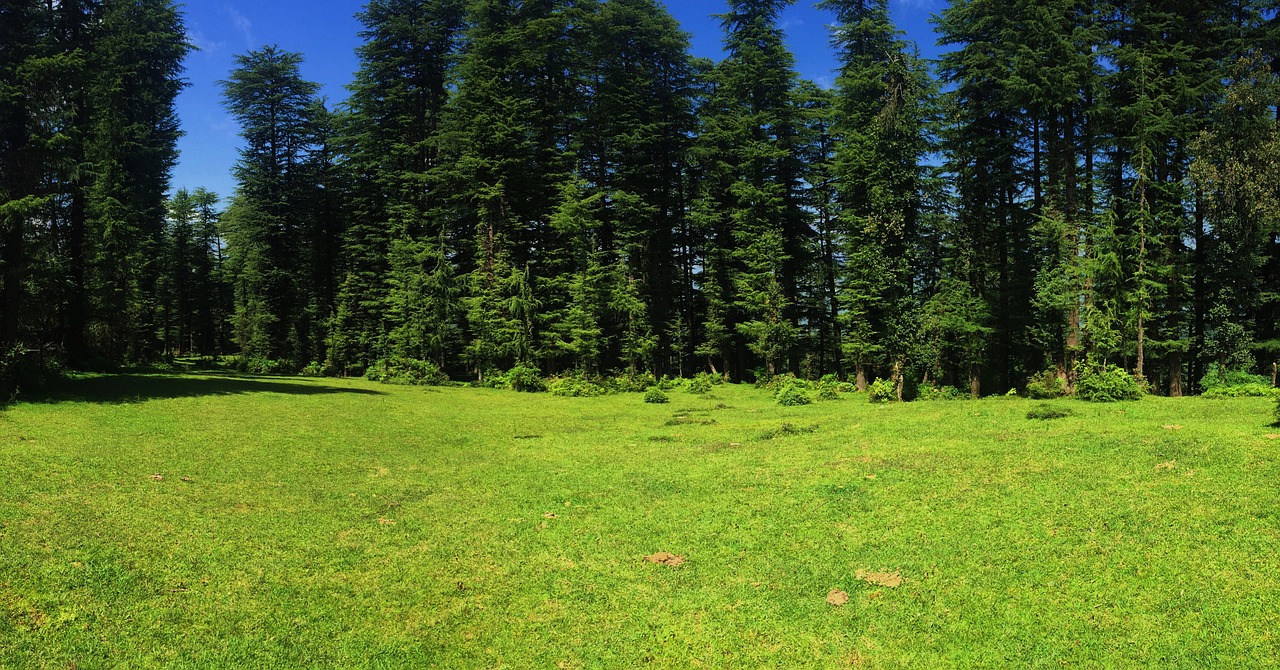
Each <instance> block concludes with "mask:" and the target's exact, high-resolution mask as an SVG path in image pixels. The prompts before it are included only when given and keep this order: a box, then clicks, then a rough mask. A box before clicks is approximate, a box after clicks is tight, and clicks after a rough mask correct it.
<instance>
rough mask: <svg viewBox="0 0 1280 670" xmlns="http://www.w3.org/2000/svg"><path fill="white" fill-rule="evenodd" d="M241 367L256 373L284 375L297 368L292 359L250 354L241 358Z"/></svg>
mask: <svg viewBox="0 0 1280 670" xmlns="http://www.w3.org/2000/svg"><path fill="white" fill-rule="evenodd" d="M240 369H241V370H242V371H243V372H248V373H250V374H255V375H283V374H289V373H291V372H293V371H294V370H296V369H297V366H295V365H294V364H293V363H292V362H291V361H286V360H284V359H280V358H263V357H262V356H250V357H249V358H242V359H240Z"/></svg>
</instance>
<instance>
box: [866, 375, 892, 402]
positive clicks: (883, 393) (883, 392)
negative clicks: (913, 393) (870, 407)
mask: <svg viewBox="0 0 1280 670" xmlns="http://www.w3.org/2000/svg"><path fill="white" fill-rule="evenodd" d="M867 400H868V401H870V402H872V403H887V402H897V401H898V387H897V385H896V384H894V383H893V380H892V379H880V378H879V377H877V378H876V380H875V381H873V382H871V383H870V384H868V385H867Z"/></svg>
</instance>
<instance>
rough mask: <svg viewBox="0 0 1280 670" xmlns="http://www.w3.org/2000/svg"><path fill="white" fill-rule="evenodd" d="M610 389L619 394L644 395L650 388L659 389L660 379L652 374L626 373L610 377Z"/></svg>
mask: <svg viewBox="0 0 1280 670" xmlns="http://www.w3.org/2000/svg"><path fill="white" fill-rule="evenodd" d="M606 384H607V385H608V387H609V388H610V389H611V390H613V391H616V392H618V393H643V392H644V391H645V390H647V389H649V388H657V387H658V386H659V383H658V378H657V377H654V376H653V373H652V372H649V371H644V372H636V373H634V374H631V373H624V374H617V375H614V376H612V377H609V378H608V379H607V380H606Z"/></svg>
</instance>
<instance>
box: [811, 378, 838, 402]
mask: <svg viewBox="0 0 1280 670" xmlns="http://www.w3.org/2000/svg"><path fill="white" fill-rule="evenodd" d="M813 395H814V397H815V398H816V399H818V400H839V399H840V390H839V389H838V388H837V386H836V384H832V383H828V382H818V383H817V384H816V385H814V393H813Z"/></svg>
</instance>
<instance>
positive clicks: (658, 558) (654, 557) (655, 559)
mask: <svg viewBox="0 0 1280 670" xmlns="http://www.w3.org/2000/svg"><path fill="white" fill-rule="evenodd" d="M644 561H645V562H646V563H657V564H659V565H665V566H667V567H668V568H678V567H680V566H682V565H684V562H685V557H684V556H680V555H678V554H673V553H671V552H669V551H659V552H657V553H654V554H649V555H648V556H645V557H644Z"/></svg>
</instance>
